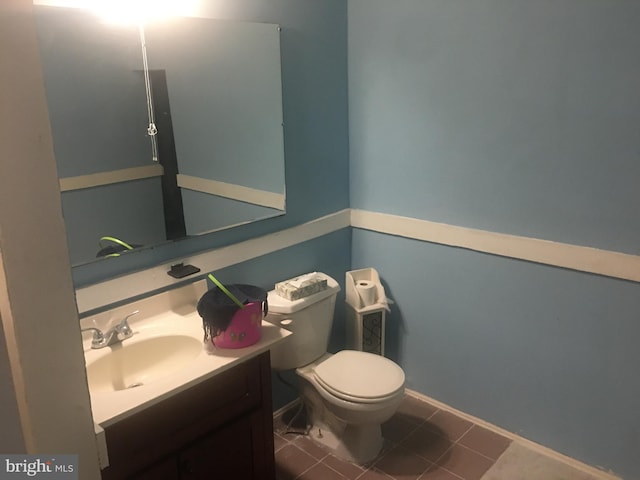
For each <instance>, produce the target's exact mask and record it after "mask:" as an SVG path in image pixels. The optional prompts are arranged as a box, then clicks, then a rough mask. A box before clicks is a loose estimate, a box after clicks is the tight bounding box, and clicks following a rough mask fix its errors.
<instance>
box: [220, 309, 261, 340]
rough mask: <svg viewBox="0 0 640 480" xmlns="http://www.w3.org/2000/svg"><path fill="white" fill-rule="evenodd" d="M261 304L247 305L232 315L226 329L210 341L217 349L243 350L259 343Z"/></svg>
mask: <svg viewBox="0 0 640 480" xmlns="http://www.w3.org/2000/svg"><path fill="white" fill-rule="evenodd" d="M261 335H262V302H252V303H247V304H246V305H245V306H244V308H240V309H238V311H237V312H236V313H235V314H234V315H233V318H232V319H231V322H230V323H229V326H228V327H227V329H226V330H225V331H224V332H222V333H221V334H220V335H218V336H216V337H213V338H212V339H211V341H212V342H213V344H214V345H215V346H216V347H218V348H244V347H248V346H249V345H253V344H254V343H258V341H260V337H261Z"/></svg>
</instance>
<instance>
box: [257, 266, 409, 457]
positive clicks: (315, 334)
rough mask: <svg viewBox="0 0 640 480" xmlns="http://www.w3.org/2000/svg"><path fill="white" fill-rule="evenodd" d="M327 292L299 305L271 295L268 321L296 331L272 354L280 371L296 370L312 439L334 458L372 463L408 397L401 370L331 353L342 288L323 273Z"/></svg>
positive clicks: (351, 353) (366, 357)
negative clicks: (386, 427)
mask: <svg viewBox="0 0 640 480" xmlns="http://www.w3.org/2000/svg"><path fill="white" fill-rule="evenodd" d="M320 275H322V276H323V277H324V278H326V280H327V285H328V288H327V289H326V290H324V291H321V292H318V293H315V294H313V295H311V296H308V297H305V298H301V299H299V300H288V299H286V298H284V297H281V296H279V295H278V294H276V292H275V291H270V292H269V295H268V306H269V313H268V314H267V317H266V319H265V320H267V321H268V322H270V323H274V324H276V325H279V326H281V327H283V328H286V329H287V330H290V331H291V332H292V335H290V336H289V337H288V338H287V339H286V340H285V341H284V342H282V343H280V344H278V345H276V346H275V347H274V348H273V349H272V350H271V366H272V367H273V368H274V369H276V370H290V369H296V373H297V374H298V376H299V377H300V379H301V382H300V383H301V394H302V399H303V401H304V402H305V404H306V406H307V410H308V414H309V423H310V425H311V429H310V432H309V434H310V435H311V437H312V438H313V439H314V440H316V441H317V442H319V443H321V444H323V445H325V446H326V447H328V448H329V449H330V450H331V451H332V452H334V453H335V454H336V455H338V456H340V457H342V458H345V459H347V460H350V461H352V462H354V463H358V464H365V463H367V462H369V461H371V460H373V459H374V458H375V457H376V456H377V455H378V453H379V452H380V450H381V448H382V434H381V431H380V425H381V424H382V423H383V422H385V421H386V420H388V419H389V418H390V417H391V416H392V415H393V414H394V413H395V411H396V410H397V408H398V405H399V404H400V402H401V400H402V398H403V396H404V382H405V376H404V372H403V371H402V368H400V366H398V365H397V364H396V363H394V362H392V361H391V360H389V359H388V358H385V357H382V356H380V355H374V354H372V353H366V352H360V351H355V350H343V351H341V352H338V353H336V354H333V355H332V354H330V353H327V346H328V343H329V334H330V333H331V325H332V323H333V312H334V309H335V304H336V295H337V293H338V292H339V291H340V286H339V285H338V282H336V281H335V280H334V279H333V278H331V277H329V276H328V275H325V274H320Z"/></svg>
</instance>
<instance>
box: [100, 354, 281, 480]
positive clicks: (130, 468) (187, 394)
mask: <svg viewBox="0 0 640 480" xmlns="http://www.w3.org/2000/svg"><path fill="white" fill-rule="evenodd" d="M265 367H266V368H265ZM268 371H269V353H268V352H267V353H265V354H262V355H260V356H258V357H255V358H253V359H250V360H247V361H246V362H243V363H241V364H239V365H237V366H235V367H233V368H231V369H229V370H227V371H226V372H222V373H220V374H218V375H216V376H214V377H212V378H210V379H208V380H204V381H202V382H200V383H198V384H196V385H193V386H191V387H189V388H188V389H186V390H184V391H182V392H180V393H177V394H175V395H173V396H171V397H169V398H167V399H165V400H163V401H161V402H159V403H157V404H155V405H152V406H150V407H148V408H146V409H145V410H143V411H141V412H138V413H136V414H134V415H132V416H130V417H127V418H125V419H123V420H122V421H120V422H118V423H115V424H114V425H111V426H108V427H106V428H105V437H106V441H107V451H108V455H109V467H107V468H106V469H105V470H103V472H102V478H103V479H105V480H107V479H122V478H125V477H126V476H127V475H128V474H130V473H133V472H136V471H139V470H140V469H142V468H143V467H145V466H147V465H151V464H152V463H153V462H155V461H157V460H158V459H160V458H162V457H165V456H166V455H168V454H170V453H171V452H175V451H177V450H179V449H181V448H183V447H184V446H186V445H187V444H188V443H190V442H191V441H193V439H194V438H197V437H199V436H201V435H203V434H205V433H207V432H210V431H211V430H213V429H215V428H217V427H219V426H220V425H222V424H225V423H227V422H228V421H229V420H231V419H233V418H236V417H238V416H240V415H242V414H244V413H246V412H248V411H250V410H252V409H255V408H258V407H260V405H261V403H262V395H263V378H262V377H263V376H264V375H265V372H268ZM269 395H270V393H269ZM268 400H269V402H268V404H270V400H271V399H270V398H269V399H268Z"/></svg>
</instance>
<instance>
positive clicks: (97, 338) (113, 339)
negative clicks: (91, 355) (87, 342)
mask: <svg viewBox="0 0 640 480" xmlns="http://www.w3.org/2000/svg"><path fill="white" fill-rule="evenodd" d="M137 313H140V310H136V311H135V312H131V313H130V314H129V315H127V316H126V317H124V320H122V321H121V322H120V323H119V324H118V325H116V326H115V327H113V328H110V329H109V330H107V332H106V333H103V332H102V330H100V329H99V328H96V327H87V328H83V329H82V330H81V331H82V332H88V331H91V330H92V331H93V338H92V339H91V348H104V347H110V346H111V345H114V344H116V343H120V342H121V341H123V340H126V339H127V338H129V337H132V336H133V330H131V327H130V326H129V321H128V320H129V318H131V317H133V316H134V315H136V314H137Z"/></svg>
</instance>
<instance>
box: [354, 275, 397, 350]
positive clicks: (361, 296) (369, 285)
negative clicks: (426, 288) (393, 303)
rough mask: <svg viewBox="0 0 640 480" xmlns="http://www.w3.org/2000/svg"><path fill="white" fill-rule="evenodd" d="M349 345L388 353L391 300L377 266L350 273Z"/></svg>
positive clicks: (357, 348)
mask: <svg viewBox="0 0 640 480" xmlns="http://www.w3.org/2000/svg"><path fill="white" fill-rule="evenodd" d="M345 300H346V309H347V318H346V321H347V322H346V328H347V332H346V333H347V346H348V348H352V349H354V350H360V351H364V352H369V353H375V354H378V355H384V343H385V322H386V313H387V311H389V302H390V300H389V299H388V298H387V296H386V294H385V291H384V287H383V286H382V282H380V276H379V275H378V272H377V271H376V269H375V268H362V269H359V270H351V271H349V272H347V273H346V280H345Z"/></svg>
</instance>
